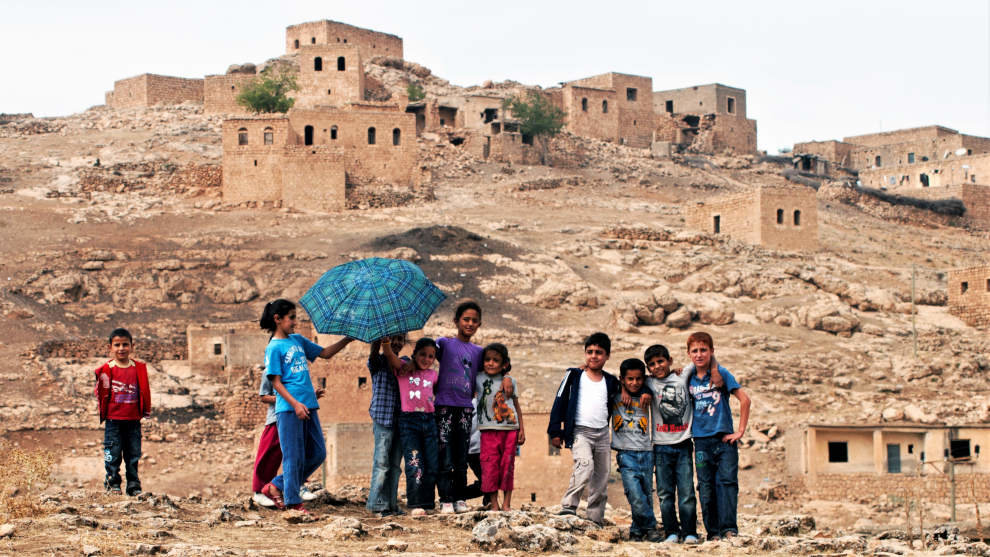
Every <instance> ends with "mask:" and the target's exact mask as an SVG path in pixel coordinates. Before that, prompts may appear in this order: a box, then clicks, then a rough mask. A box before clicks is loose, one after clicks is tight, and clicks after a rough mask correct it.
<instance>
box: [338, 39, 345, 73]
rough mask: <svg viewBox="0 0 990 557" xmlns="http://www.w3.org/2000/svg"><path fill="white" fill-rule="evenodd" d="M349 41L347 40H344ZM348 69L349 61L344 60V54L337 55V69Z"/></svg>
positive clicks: (340, 70) (339, 70)
mask: <svg viewBox="0 0 990 557" xmlns="http://www.w3.org/2000/svg"><path fill="white" fill-rule="evenodd" d="M344 42H347V41H344ZM346 69H347V62H346V61H345V60H344V57H343V56H338V57H337V71H338V72H342V71H344V70H346Z"/></svg>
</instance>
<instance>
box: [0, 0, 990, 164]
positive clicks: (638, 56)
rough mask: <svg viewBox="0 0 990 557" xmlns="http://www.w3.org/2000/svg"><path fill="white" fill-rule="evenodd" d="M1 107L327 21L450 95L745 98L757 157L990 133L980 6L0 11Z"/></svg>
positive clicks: (532, 1) (242, 0)
mask: <svg viewBox="0 0 990 557" xmlns="http://www.w3.org/2000/svg"><path fill="white" fill-rule="evenodd" d="M2 4H3V6H2V13H3V17H2V20H0V52H2V53H3V55H2V59H3V65H4V74H5V76H6V78H5V79H4V83H3V84H2V86H0V112H33V113H34V114H35V115H36V116H55V115H64V114H70V113H74V112H79V111H82V110H85V109H86V108H87V107H89V106H92V105H96V104H101V103H102V102H103V93H104V91H106V90H109V89H112V88H113V82H114V80H117V79H121V78H125V77H131V76H134V75H138V74H141V73H145V72H147V73H158V74H165V75H176V76H182V77H202V76H204V75H206V74H217V73H224V72H225V71H226V69H227V66H228V65H230V64H232V63H242V62H255V63H260V62H262V61H264V60H267V59H268V58H272V57H275V56H278V55H280V54H283V52H284V48H285V27H286V26H288V25H292V24H296V23H302V22H306V21H313V20H319V19H333V20H337V21H342V22H345V23H350V24H352V25H357V26H360V27H366V28H370V29H375V30H378V31H384V32H387V33H392V34H395V35H398V36H400V37H402V38H403V40H404V47H405V58H406V59H407V60H411V61H413V62H418V63H420V64H423V65H424V66H426V67H428V68H430V69H432V70H433V72H434V73H435V74H436V75H438V76H440V77H443V78H445V79H449V80H450V81H451V82H452V83H454V84H457V85H473V84H478V83H481V82H482V81H484V80H486V79H491V80H494V81H501V80H504V79H513V80H516V81H520V82H523V83H528V84H538V85H543V86H552V85H555V84H557V83H558V82H561V81H569V80H572V79H578V78H581V77H587V76H590V75H595V74H599V73H604V72H609V71H618V72H624V73H632V74H638V75H646V76H651V77H652V78H653V87H654V89H655V90H663V89H673V88H679V87H687V86H690V85H701V84H707V83H713V82H719V83H724V84H726V85H730V86H734V87H741V88H743V89H746V91H747V102H748V116H749V117H750V118H755V119H756V120H757V125H758V130H759V147H760V148H761V149H766V150H768V151H769V152H771V153H774V152H776V151H777V149H778V148H780V147H790V146H791V145H792V144H793V143H794V142H795V141H805V140H811V139H819V140H821V139H841V138H842V137H844V136H848V135H857V134H863V133H872V132H876V131H882V130H893V129H899V128H907V127H914V126H923V125H929V124H941V125H944V126H948V127H950V128H954V129H957V130H959V131H961V132H964V133H970V134H975V135H982V136H990V43H988V35H990V17H988V8H990V0H938V1H935V0H932V1H927V2H923V1H918V0H896V1H887V0H883V1H880V0H830V1H828V2H794V1H782V0H781V1H771V0H766V1H756V0H754V1H749V2H746V1H743V2H740V1H738V0H736V1H732V0H724V1H715V0H694V1H691V2H678V3H673V2H669V1H666V0H653V1H646V0H626V1H615V0H611V1H609V0H598V1H595V2H589V1H586V0H571V1H550V0H499V1H497V2H472V1H467V2H465V1H463V0H460V1H433V0H420V1H412V0H404V1H389V2H383V1H373V0H364V1H353V0H351V1H348V2H342V1H323V2H319V1H292V0H284V1H282V2H279V1H277V0H266V1H259V0H238V1H229V0H199V1H190V0H172V1H170V2H155V3H145V2H140V1H133V0H132V1H126V0H120V1H109V0H92V1H84V2H80V1H78V0H32V1H24V0H3V3H2Z"/></svg>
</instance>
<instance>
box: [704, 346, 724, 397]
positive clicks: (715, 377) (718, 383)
mask: <svg viewBox="0 0 990 557" xmlns="http://www.w3.org/2000/svg"><path fill="white" fill-rule="evenodd" d="M708 370H709V371H710V372H711V375H712V387H715V388H716V389H721V388H722V387H723V386H724V385H725V380H724V379H722V374H721V373H719V371H718V362H716V361H715V355H714V354H713V355H712V362H711V364H710V365H709V366H708Z"/></svg>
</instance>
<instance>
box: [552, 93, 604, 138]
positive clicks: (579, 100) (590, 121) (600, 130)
mask: <svg viewBox="0 0 990 557" xmlns="http://www.w3.org/2000/svg"><path fill="white" fill-rule="evenodd" d="M560 99H561V103H562V106H561V107H560V108H561V109H563V110H564V112H565V113H566V116H565V126H566V127H567V130H568V131H570V132H571V133H573V134H575V135H579V136H581V137H591V138H595V139H601V140H604V141H615V140H616V138H617V137H619V118H618V108H617V107H616V106H615V91H612V90H608V89H595V88H591V87H582V86H577V85H568V86H565V87H564V88H563V91H562V94H561V97H560ZM603 103H606V108H608V107H611V108H610V110H609V111H608V112H606V111H605V110H603Z"/></svg>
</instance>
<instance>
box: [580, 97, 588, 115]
mask: <svg viewBox="0 0 990 557" xmlns="http://www.w3.org/2000/svg"><path fill="white" fill-rule="evenodd" d="M581 110H582V111H584V112H588V99H581Z"/></svg>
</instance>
